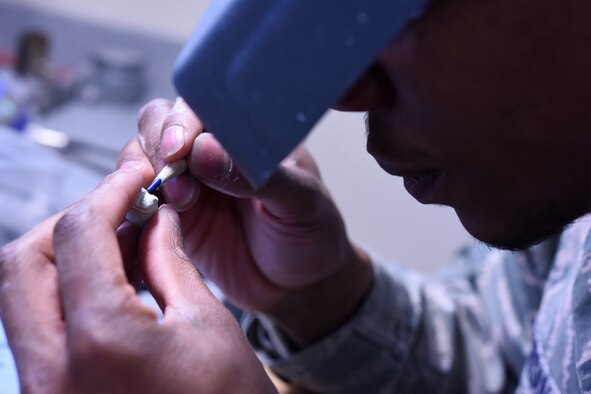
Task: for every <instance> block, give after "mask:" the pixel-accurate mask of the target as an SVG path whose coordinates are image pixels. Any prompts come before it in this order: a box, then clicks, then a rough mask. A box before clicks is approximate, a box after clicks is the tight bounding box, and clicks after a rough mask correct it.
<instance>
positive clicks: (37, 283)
mask: <svg viewBox="0 0 591 394" xmlns="http://www.w3.org/2000/svg"><path fill="white" fill-rule="evenodd" d="M150 174H152V175H150ZM150 176H153V172H152V170H151V167H150V166H149V164H148V163H147V162H144V163H137V162H136V163H135V164H134V163H133V162H131V163H129V162H128V163H125V164H123V166H122V169H120V170H119V171H117V172H116V173H114V174H112V175H110V176H109V177H107V178H106V179H105V181H104V182H103V183H102V184H101V185H100V186H99V187H98V188H97V189H96V190H95V191H94V192H93V193H91V194H90V195H88V196H87V197H85V198H84V199H83V200H82V201H81V202H79V203H77V204H75V205H73V206H72V207H70V208H68V209H67V210H66V211H65V213H62V214H59V215H56V216H55V217H53V218H51V219H48V220H47V221H46V222H44V223H42V224H41V225H39V226H38V227H37V228H35V229H34V230H32V231H31V232H30V233H28V234H26V235H25V236H23V237H22V238H20V239H19V240H17V241H14V242H13V243H11V244H9V245H7V246H6V247H4V248H3V249H2V251H1V252H0V317H1V318H2V321H3V324H4V326H5V328H6V334H7V337H8V340H9V344H10V346H11V349H12V351H13V354H14V357H15V361H16V365H17V369H18V372H19V377H20V381H21V388H22V391H23V392H24V393H31V392H32V393H36V392H44V393H63V392H72V393H93V392H101V393H103V392H109V393H111V392H113V393H118V392H121V393H131V392H138V393H184V392H186V393H230V392H256V393H263V392H273V391H274V389H273V387H272V385H271V383H270V382H269V380H268V379H267V377H266V375H265V373H264V371H263V369H262V367H261V365H260V363H259V362H258V360H257V359H256V357H255V356H254V354H253V352H252V351H251V350H250V348H249V347H248V344H247V343H246V341H245V340H244V337H243V335H242V333H241V332H240V329H239V327H238V325H237V323H236V322H235V320H234V319H233V317H232V316H231V315H230V314H229V313H228V311H227V310H226V309H225V308H224V307H223V306H222V305H221V304H220V302H219V301H218V300H217V299H216V298H215V297H214V296H213V295H212V294H211V293H210V292H209V290H208V289H207V287H206V286H205V285H204V283H203V282H202V280H201V278H200V276H199V274H198V273H197V271H196V270H195V268H194V267H193V266H192V265H191V263H190V262H189V260H188V258H187V256H186V255H185V253H184V251H183V247H182V243H183V241H182V234H181V230H180V223H179V221H178V216H177V214H176V213H175V212H174V210H173V209H171V208H169V207H167V206H163V207H161V209H160V210H159V212H158V214H157V215H156V216H155V217H154V218H153V219H152V220H151V221H150V222H149V224H148V226H147V228H145V229H144V231H143V233H142V234H141V238H140V239H139V249H137V247H138V245H137V239H138V236H139V231H137V229H136V230H135V233H134V231H132V230H130V228H129V227H124V228H119V233H117V229H118V227H119V226H120V224H121V222H122V220H123V218H124V216H125V213H126V212H127V211H128V210H129V208H130V207H131V206H132V205H133V203H134V200H135V197H136V195H137V193H138V191H139V189H140V187H141V186H142V185H143V184H145V183H146V182H147V180H148V179H149V177H150ZM123 233H125V236H123V235H122V234H123ZM118 234H119V237H118ZM135 250H139V254H138V255H137V256H135V253H134V251H135ZM136 258H137V262H138V264H137V265H136V266H135V267H137V268H139V269H140V271H141V276H142V278H143V279H144V281H145V283H146V285H147V286H148V288H149V289H150V291H151V293H152V294H153V295H154V297H155V298H156V300H157V302H158V304H159V305H160V307H161V308H162V310H163V311H164V317H163V320H162V321H160V322H159V321H158V319H157V316H156V314H155V313H154V312H153V311H152V310H151V309H150V308H148V307H146V306H144V305H143V304H142V303H141V302H140V300H139V298H138V297H137V295H136V293H135V290H134V288H133V286H132V285H130V283H129V281H128V277H130V275H129V274H130V272H133V268H132V266H128V267H127V268H124V259H126V260H127V261H128V262H129V261H133V260H136Z"/></svg>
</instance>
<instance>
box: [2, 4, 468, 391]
mask: <svg viewBox="0 0 591 394" xmlns="http://www.w3.org/2000/svg"><path fill="white" fill-rule="evenodd" d="M207 3H208V1H204V0H168V1H153V0H150V1H148V0H126V1H123V2H122V1H116V0H102V1H80V0H0V126H2V125H3V126H4V128H3V129H2V130H1V131H0V171H4V174H5V176H4V177H1V178H0V245H1V244H3V243H5V242H7V241H8V240H10V239H13V238H15V237H17V236H18V235H20V234H21V233H23V232H24V231H26V230H28V229H29V228H30V227H31V226H33V225H34V224H35V223H37V222H39V221H40V220H42V219H43V218H44V217H46V216H48V215H50V214H51V213H53V212H55V211H57V210H59V209H61V208H63V207H64V206H66V205H67V204H69V203H71V202H73V201H75V200H76V199H77V198H79V197H80V196H81V195H83V194H85V193H86V192H88V191H89V190H91V189H92V187H93V186H94V185H95V184H96V183H97V182H98V181H99V180H100V179H101V177H102V176H104V174H106V173H107V172H108V171H110V170H112V169H113V168H114V165H115V160H116V157H117V152H118V150H119V149H120V148H121V147H122V146H123V145H124V144H125V142H126V141H128V140H129V139H130V138H132V137H133V136H134V135H135V133H136V128H137V126H136V121H137V112H138V110H139V108H141V106H142V105H143V104H144V103H145V102H146V101H148V100H150V99H151V98H155V97H166V98H174V97H175V92H174V90H173V89H172V86H171V83H170V76H171V67H172V64H173V62H174V60H175V57H176V55H177V54H178V52H179V50H180V48H181V46H182V44H183V42H184V41H185V40H186V39H187V37H188V36H189V35H190V34H191V31H192V29H193V28H194V26H195V25H196V23H197V22H198V20H199V18H200V15H201V14H202V12H203V11H204V9H205V8H206V6H207ZM306 144H307V146H308V147H309V149H310V150H311V151H312V153H313V154H314V156H315V157H316V159H317V161H318V163H319V166H320V169H321V172H322V175H323V178H324V180H325V182H326V184H327V185H328V187H329V190H330V191H331V193H332V194H333V197H334V199H335V200H336V202H337V205H338V206H339V207H340V209H341V211H342V213H343V216H344V218H345V222H346V224H347V228H348V231H349V234H350V237H351V239H353V240H354V241H356V242H359V243H360V244H362V245H365V246H366V247H368V248H371V249H372V250H373V251H375V252H377V253H379V254H381V255H383V256H385V257H387V258H389V259H391V260H396V261H400V262H403V263H404V264H405V265H407V266H410V267H412V268H414V269H416V270H418V271H421V272H424V273H430V272H433V271H434V270H436V269H437V268H439V267H441V266H442V265H444V264H445V262H446V261H447V260H448V258H449V257H450V255H451V254H452V253H453V252H454V251H455V250H456V249H458V248H459V247H461V246H462V245H464V244H465V243H466V242H472V241H470V237H469V235H468V234H467V233H466V232H465V230H463V229H462V227H461V225H460V224H459V222H458V220H457V218H456V216H455V214H454V212H453V211H452V210H451V209H449V208H441V207H433V206H422V205H420V204H418V203H417V202H416V201H414V200H413V199H412V198H411V197H410V196H409V195H408V194H407V193H406V191H405V190H404V188H403V186H402V181H401V180H400V179H397V178H394V177H392V176H389V175H388V174H386V173H385V172H383V171H382V170H381V169H380V168H379V167H378V166H377V164H375V162H374V160H373V159H372V158H371V156H369V155H368V154H367V153H366V151H365V130H364V125H363V114H343V113H336V112H334V111H330V112H329V113H328V114H327V115H326V116H325V117H324V119H323V120H322V121H321V122H320V124H319V125H318V126H317V127H316V128H315V130H313V132H312V133H311V135H310V137H309V138H308V140H307V141H306ZM6 175H8V176H6ZM1 341H2V337H1V335H0V344H1V343H2V342H1ZM0 350H1V349H0ZM3 362H4V363H6V361H5V360H3V358H2V353H0V371H2V368H1V367H2V365H3V364H2V363H3ZM0 373H1V372H0ZM2 382H6V380H3V378H2V376H1V375H0V393H5V392H6V393H9V392H12V391H10V388H6V385H5V384H4V383H2ZM3 385H4V387H3Z"/></svg>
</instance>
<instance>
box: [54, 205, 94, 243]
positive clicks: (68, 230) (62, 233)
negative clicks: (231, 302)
mask: <svg viewBox="0 0 591 394" xmlns="http://www.w3.org/2000/svg"><path fill="white" fill-rule="evenodd" d="M92 216H93V215H92V209H91V208H90V207H87V206H86V205H85V204H83V203H78V204H76V205H74V206H72V207H71V208H70V209H69V210H68V211H67V212H66V213H65V214H64V215H63V216H62V217H61V219H60V220H59V221H58V222H57V223H56V224H55V227H54V229H53V240H54V244H61V243H63V242H66V241H68V240H70V239H72V238H73V237H75V236H76V235H77V234H79V233H80V232H81V231H83V230H84V229H85V228H86V225H87V223H89V222H90V218H92Z"/></svg>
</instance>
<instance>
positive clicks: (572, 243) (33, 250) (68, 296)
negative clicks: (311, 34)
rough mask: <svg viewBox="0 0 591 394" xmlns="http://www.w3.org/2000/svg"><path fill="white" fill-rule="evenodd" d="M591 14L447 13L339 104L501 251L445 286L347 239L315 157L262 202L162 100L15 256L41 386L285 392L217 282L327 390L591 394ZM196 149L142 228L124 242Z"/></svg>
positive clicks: (422, 198) (1, 268)
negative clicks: (140, 289)
mask: <svg viewBox="0 0 591 394" xmlns="http://www.w3.org/2000/svg"><path fill="white" fill-rule="evenodd" d="M589 15H591V3H589V2H586V1H583V0H567V1H562V2H556V1H549V0H542V1H533V0H517V1H516V0H498V1H495V2H490V1H484V0H476V1H466V0H441V1H433V2H432V4H431V5H430V6H429V7H428V8H427V9H426V11H425V12H424V13H423V14H422V15H421V17H420V18H418V19H417V20H415V21H413V22H412V23H411V24H409V25H408V26H407V27H406V29H405V31H404V32H403V33H402V34H401V35H400V36H398V37H397V38H396V39H395V40H394V41H392V42H391V43H390V44H389V45H388V46H387V47H386V48H384V50H383V51H382V52H381V53H380V55H379V56H378V58H376V60H375V63H374V65H373V66H372V67H371V68H370V69H369V70H368V71H367V72H366V73H365V74H364V75H363V76H361V77H360V79H359V81H358V82H357V84H356V85H355V86H353V87H352V88H351V90H350V91H349V92H348V94H347V95H346V96H345V97H343V98H342V100H341V101H340V102H339V103H338V104H336V108H337V109H341V110H352V111H367V112H368V117H367V128H368V142H367V146H368V151H369V152H370V154H372V155H373V156H374V157H375V158H376V160H377V162H378V163H379V165H380V166H381V167H382V168H383V169H384V170H386V171H387V172H389V173H391V174H392V175H395V176H402V177H404V184H405V187H406V188H407V190H408V191H409V193H411V194H412V195H413V196H414V197H415V198H416V199H417V200H418V201H419V202H421V203H425V204H440V205H448V206H450V207H452V208H453V209H455V210H456V212H457V214H458V216H459V218H460V220H461V221H462V223H463V225H464V226H465V227H466V229H467V230H468V231H469V232H470V233H471V234H472V235H473V236H474V237H475V238H477V239H479V240H481V241H483V242H485V243H487V244H489V245H491V246H494V247H496V248H501V249H505V250H503V251H498V250H491V249H487V248H473V249H466V250H464V251H463V252H462V253H461V254H460V255H459V256H458V257H457V258H456V259H455V260H454V262H453V264H452V266H451V267H450V269H449V270H448V271H446V272H445V273H443V274H441V275H440V276H438V277H435V278H425V277H421V276H419V275H417V274H415V273H413V272H412V271H410V270H407V269H405V268H403V267H400V266H397V265H394V264H386V263H385V262H382V261H381V259H380V258H379V257H378V256H376V255H375V254H374V253H373V252H372V251H367V250H363V249H362V248H360V247H358V246H356V245H355V244H354V243H353V242H351V241H350V240H349V239H348V237H347V234H346V231H345V227H344V225H343V221H342V219H341V217H340V215H339V212H338V210H337V209H336V207H335V205H334V203H333V202H332V200H331V198H330V196H329V194H328V192H327V190H326V188H325V187H324V185H323V184H322V180H321V177H320V174H319V172H318V169H317V168H316V166H315V164H314V161H313V159H312V158H311V157H310V156H309V154H308V153H307V152H306V151H305V149H304V148H298V149H296V151H295V152H293V154H292V155H291V156H290V157H288V158H287V159H286V160H285V161H284V162H283V163H282V164H281V166H280V168H279V169H278V171H277V173H276V174H275V175H274V176H273V177H272V179H271V180H270V182H269V183H268V184H267V185H265V186H264V187H263V188H262V189H261V190H259V191H256V192H255V191H253V190H252V189H251V188H250V187H249V186H248V184H247V182H246V181H245V180H244V179H243V178H242V177H241V174H240V170H239V169H238V168H236V166H235V165H233V162H232V159H231V158H230V157H228V155H227V154H226V153H225V152H224V150H223V148H222V147H221V146H220V145H219V143H218V142H217V141H216V139H215V137H214V136H213V135H211V134H209V133H205V132H203V126H202V124H201V123H200V121H199V119H198V118H196V117H195V116H194V115H193V114H192V113H191V112H190V110H189V109H188V108H187V107H186V105H185V104H184V103H183V102H182V101H177V103H176V104H173V103H171V102H168V101H164V100H157V101H154V102H152V103H150V104H149V105H147V106H146V107H145V108H144V109H143V111H142V112H141V114H140V127H139V129H140V130H139V137H138V139H137V140H134V141H132V142H131V143H130V144H129V145H128V146H127V147H126V148H125V150H124V151H123V153H122V159H121V163H120V169H119V170H118V171H117V172H116V173H114V174H113V175H111V176H109V177H108V178H107V179H106V180H105V181H104V182H103V183H102V185H101V186H99V187H98V188H97V190H96V191H94V192H93V193H91V194H90V195H89V196H88V197H86V198H85V199H83V200H82V201H81V202H80V203H78V204H75V205H74V206H72V207H70V208H69V209H67V210H66V211H65V212H64V213H62V214H60V215H57V216H56V217H54V218H51V219H49V220H48V221H46V222H44V223H43V224H41V225H40V226H39V227H37V228H36V229H34V230H32V231H31V232H30V233H28V234H26V235H25V236H23V237H22V238H21V239H19V240H17V241H15V242H14V243H11V244H9V245H8V246H6V247H5V248H4V249H3V250H2V252H1V258H0V312H1V317H2V320H3V322H4V324H5V325H6V332H7V336H8V339H9V341H10V345H11V348H12V350H13V352H14V355H15V360H16V363H17V368H18V371H19V376H20V380H21V384H22V387H23V389H24V391H26V392H39V391H43V392H63V391H71V392H99V391H106V390H108V391H109V392H118V391H120V392H212V393H221V392H224V393H226V392H256V393H262V392H267V391H273V390H274V388H273V387H272V386H271V385H270V383H269V381H268V379H267V378H266V376H265V374H264V372H263V369H262V368H261V365H260V363H259V362H258V360H257V358H256V357H255V356H254V353H253V352H252V351H251V350H250V348H249V346H248V343H247V340H246V339H245V337H244V335H243V334H242V332H241V330H240V328H239V326H238V325H237V324H236V322H235V321H234V320H233V319H232V317H231V315H230V314H229V313H228V311H227V310H225V309H224V308H223V307H222V305H221V304H220V302H219V301H217V300H216V299H215V298H214V297H213V296H211V294H210V293H209V292H208V290H207V288H206V287H205V286H204V285H203V282H202V280H201V277H200V276H199V273H198V272H200V273H202V274H203V275H204V276H206V277H207V278H208V279H209V280H211V281H213V282H214V283H215V284H216V285H217V286H218V287H219V288H221V289H222V290H223V292H224V294H225V296H226V297H227V298H228V300H230V301H231V302H232V303H234V304H235V305H237V306H238V307H239V308H241V309H244V310H245V311H248V313H247V314H246V316H245V317H244V320H243V322H242V325H243V330H244V331H245V332H246V334H247V335H246V336H247V338H248V340H249V341H250V344H251V345H252V346H253V347H254V349H255V350H256V351H257V353H258V354H259V356H260V357H261V359H263V361H264V362H265V363H267V364H268V365H270V366H271V368H272V369H273V370H274V371H275V372H276V373H277V374H278V375H280V376H282V377H284V378H285V379H287V380H289V381H291V382H294V383H297V384H298V385H300V386H302V387H306V388H308V389H310V390H313V391H318V392H338V393H361V392H367V393H369V392H413V393H414V392H431V391H436V392H451V393H455V392H473V393H483V392H487V393H498V392H510V391H513V390H515V389H517V390H518V391H519V392H545V393H546V392H547V393H554V392H569V393H575V392H588V391H590V390H591V362H590V361H591V328H590V327H589V324H588V321H589V317H588V316H589V314H590V313H591V309H589V308H591V294H590V293H589V283H590V280H591V277H590V276H591V268H590V266H589V255H590V253H591V239H589V234H590V231H591V221H590V220H589V218H588V217H587V216H585V215H586V214H587V213H588V212H589V211H590V210H591V176H590V175H589V170H588V169H589V163H588V160H589V153H588V152H589V146H591V133H590V132H589V127H590V126H591V111H589V109H588V108H589V106H590V105H591V74H590V73H589V69H591V52H590V51H589V50H588V49H589V45H590V43H591V28H589ZM335 143H338V142H337V141H335ZM182 157H186V158H187V159H188V163H189V172H188V173H186V174H185V175H182V176H181V177H179V178H177V179H176V180H175V182H171V183H169V184H167V185H166V186H165V188H164V195H165V197H166V201H167V203H168V204H167V205H164V206H162V207H161V208H160V211H159V212H158V214H157V216H156V217H155V218H153V219H152V220H151V221H150V223H149V224H148V225H147V227H146V228H145V229H144V230H143V231H142V232H141V235H140V232H139V230H138V229H135V228H133V227H129V226H127V227H125V226H126V225H125V224H124V225H123V226H124V228H119V229H118V227H119V225H120V223H121V221H122V220H123V217H124V215H125V212H126V211H127V210H128V209H129V208H130V207H131V206H132V205H133V201H134V197H135V195H136V193H137V192H138V190H139V188H140V186H142V185H144V186H145V185H146V184H147V183H148V182H149V181H150V179H151V177H153V176H154V171H155V170H156V171H158V170H159V169H160V168H161V167H162V166H163V165H164V164H165V162H167V161H174V160H177V159H179V158H182ZM374 209H396V207H374ZM175 211H176V212H178V214H177V213H176V212H175ZM392 226H404V223H392ZM183 245H184V247H183ZM532 245H536V246H532ZM421 247H428V245H422V246H421ZM196 268H197V269H198V271H197V269H196ZM138 275H139V276H140V277H141V278H142V279H143V280H144V282H145V283H146V286H147V287H148V288H149V290H150V291H151V292H152V294H153V295H154V296H155V298H156V300H157V301H158V303H159V304H160V306H161V307H162V308H163V311H164V318H163V320H162V322H160V323H159V322H158V321H157V319H156V317H155V315H154V314H153V313H152V312H150V311H149V310H148V309H147V308H145V307H143V306H142V305H141V304H140V303H139V301H138V300H137V298H136V297H135V294H134V290H133V287H132V286H131V285H130V281H131V282H134V281H133V280H132V278H136V277H137V276H138Z"/></svg>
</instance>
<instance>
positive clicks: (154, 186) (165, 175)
mask: <svg viewBox="0 0 591 394" xmlns="http://www.w3.org/2000/svg"><path fill="white" fill-rule="evenodd" d="M185 171H187V161H186V160H178V161H175V162H173V163H169V164H167V165H165V166H164V168H163V169H162V170H160V172H159V173H158V175H156V178H154V180H153V181H152V183H151V184H150V186H148V189H147V191H148V193H154V192H155V191H156V190H158V188H159V187H160V186H162V185H164V184H165V183H166V182H168V181H169V180H171V179H172V178H174V177H176V176H179V175H180V174H182V173H183V172H185Z"/></svg>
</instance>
